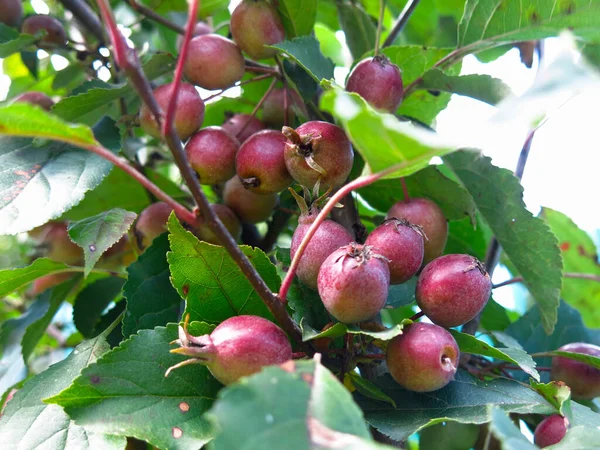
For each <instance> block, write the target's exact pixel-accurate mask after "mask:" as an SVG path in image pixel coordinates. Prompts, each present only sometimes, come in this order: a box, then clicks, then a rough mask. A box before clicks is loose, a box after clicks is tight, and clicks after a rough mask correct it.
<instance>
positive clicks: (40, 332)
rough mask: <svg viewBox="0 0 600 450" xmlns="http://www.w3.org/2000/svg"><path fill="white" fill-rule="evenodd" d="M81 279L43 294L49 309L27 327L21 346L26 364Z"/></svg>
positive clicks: (64, 283)
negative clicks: (61, 306) (59, 309)
mask: <svg viewBox="0 0 600 450" xmlns="http://www.w3.org/2000/svg"><path fill="white" fill-rule="evenodd" d="M80 279H81V277H73V278H70V279H68V280H66V281H64V282H63V283H61V284H59V285H58V286H56V287H54V288H52V289H51V290H47V291H46V292H45V293H44V294H42V295H44V296H47V298H48V309H47V310H46V312H45V313H44V315H43V316H42V317H40V318H39V319H37V320H36V321H35V322H33V323H31V324H30V325H28V326H27V330H26V331H25V334H24V335H23V339H22V340H21V345H22V346H23V350H22V353H23V360H24V361H25V362H28V360H29V357H30V356H31V355H32V353H33V350H34V349H35V347H36V345H37V344H38V342H40V339H42V337H43V336H44V334H45V333H46V330H47V329H48V325H50V322H52V319H53V318H54V315H55V314H56V312H57V311H58V308H60V305H62V303H63V302H64V301H65V300H66V299H67V297H68V296H69V294H70V293H71V291H72V290H73V289H74V288H75V286H76V285H77V284H78V283H79V281H80Z"/></svg>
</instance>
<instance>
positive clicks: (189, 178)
mask: <svg viewBox="0 0 600 450" xmlns="http://www.w3.org/2000/svg"><path fill="white" fill-rule="evenodd" d="M97 1H98V4H99V6H100V9H101V11H102V15H103V17H104V21H105V22H106V24H107V27H108V29H109V31H110V37H111V41H112V42H113V50H114V51H115V53H116V54H115V59H116V61H117V62H118V63H119V64H120V65H121V66H122V64H123V63H125V64H126V67H127V70H126V74H127V75H128V76H129V77H130V79H131V83H132V84H133V85H134V86H135V88H136V90H137V91H138V92H140V93H142V94H143V95H141V96H142V100H143V101H144V102H145V103H146V106H147V107H148V108H149V109H150V111H151V112H152V114H153V115H154V116H155V117H156V118H157V119H160V116H161V111H160V108H159V106H158V104H157V102H156V99H155V98H154V95H153V94H152V90H151V88H150V83H149V82H148V79H147V78H146V77H145V75H144V73H143V72H142V71H141V69H140V65H139V60H138V58H137V54H136V53H135V50H133V49H129V48H127V46H126V45H125V41H124V39H123V36H122V35H121V33H120V32H119V30H118V28H117V24H116V22H115V19H114V16H113V15H112V11H111V9H110V6H109V5H108V3H107V0H97ZM193 3H198V0H192V4H190V10H192V8H197V5H194V4H193ZM188 19H189V20H188V23H187V25H186V36H187V37H191V32H190V33H188V32H189V31H190V30H191V28H192V27H193V26H194V22H195V17H192V16H190V17H189V18H188ZM185 41H187V39H186V40H185ZM183 45H184V46H185V45H187V42H184V43H183ZM121 61H122V62H121ZM148 92H149V95H146V94H147V93H148ZM159 123H160V121H159ZM165 131H166V132H167V134H166V136H165V140H166V142H167V145H168V147H169V149H170V150H171V153H172V154H173V159H174V160H175V163H176V164H177V167H178V168H179V171H180V172H181V176H182V177H183V180H184V181H185V183H186V185H187V186H188V188H189V190H190V193H191V194H192V197H193V198H194V201H195V202H196V204H197V205H198V208H199V212H200V214H201V215H202V217H203V219H204V221H205V223H206V225H207V226H208V227H209V228H210V230H211V231H212V232H213V233H214V234H215V235H216V236H217V239H218V240H219V242H220V243H221V244H222V245H223V247H224V248H225V250H226V251H227V253H229V255H230V256H231V258H232V259H233V260H234V262H235V263H236V264H237V265H238V267H239V268H240V270H241V271H242V273H243V274H244V276H245V277H246V278H247V279H248V281H249V282H250V284H251V285H252V287H253V288H254V290H255V291H256V293H257V294H258V295H259V296H260V298H261V299H262V300H263V302H264V303H265V305H266V306H267V308H268V309H269V310H270V311H271V313H272V314H273V316H274V317H275V320H276V321H277V322H278V323H279V325H281V327H282V328H283V329H284V330H285V331H286V332H287V333H288V334H289V335H290V337H291V338H292V339H293V340H294V341H295V342H296V343H297V345H298V346H299V347H300V348H301V349H302V350H303V351H306V352H307V354H309V355H312V354H313V353H314V351H313V350H312V348H311V347H309V346H308V345H306V344H305V343H304V342H302V333H301V331H300V328H299V327H298V325H297V324H296V323H295V322H294V321H293V319H292V318H291V317H290V315H289V314H288V312H287V310H286V307H285V304H284V303H283V302H280V301H279V300H278V298H277V297H276V296H275V295H274V294H273V293H272V292H271V290H270V289H269V287H268V286H267V284H266V283H265V281H264V280H263V279H262V277H261V276H260V274H259V273H258V271H257V270H256V268H255V267H254V266H253V265H252V263H251V262H250V260H249V259H248V257H247V256H246V255H245V254H244V253H243V252H242V250H241V249H240V248H239V247H238V245H237V243H236V242H235V239H233V237H232V236H231V234H229V232H228V231H227V229H226V228H225V226H224V225H223V223H222V222H221V220H219V218H218V217H217V215H216V214H215V213H214V211H213V210H212V208H211V207H210V203H209V202H208V199H207V198H206V196H205V194H204V191H203V190H202V187H201V186H200V183H199V181H198V178H197V177H196V174H195V172H194V171H193V169H192V168H191V166H190V164H189V162H188V160H187V158H186V155H185V151H184V149H183V144H182V143H181V139H179V136H178V135H177V133H176V132H175V130H174V128H173V127H170V129H166V130H165Z"/></svg>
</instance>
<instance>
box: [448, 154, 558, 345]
mask: <svg viewBox="0 0 600 450" xmlns="http://www.w3.org/2000/svg"><path fill="white" fill-rule="evenodd" d="M444 161H445V162H446V164H447V165H449V166H450V168H451V169H452V170H453V171H454V173H455V174H456V175H457V176H458V178H459V179H460V181H461V182H462V183H463V185H464V186H465V188H466V189H467V190H468V191H469V192H470V193H471V196H472V197H473V200H474V201H475V204H476V205H477V208H478V210H479V212H480V213H481V215H482V216H483V218H484V219H485V221H486V222H487V224H488V225H489V226H490V228H491V230H492V232H493V233H494V235H495V236H496V238H497V239H498V241H499V243H500V245H501V246H502V249H503V251H504V252H505V254H506V255H507V256H508V258H509V259H510V260H511V262H512V263H513V264H514V265H515V267H516V268H517V270H519V273H520V274H521V275H522V276H523V279H524V283H525V285H526V286H527V288H528V289H529V291H530V292H531V294H532V295H533V297H534V299H535V301H536V302H537V304H538V305H539V306H540V308H541V311H542V323H543V325H544V328H545V330H546V332H547V333H548V334H549V333H551V332H552V330H553V329H554V325H555V324H556V321H557V318H558V316H557V309H558V305H559V300H560V299H559V295H560V287H561V279H562V260H561V257H560V250H559V249H558V245H557V240H556V237H555V236H554V235H553V234H552V232H551V231H550V229H549V228H548V226H547V225H546V224H544V222H543V221H542V220H540V219H539V218H537V217H534V216H533V215H532V214H531V213H530V212H529V211H528V210H527V209H526V207H525V203H524V202H523V187H522V186H521V184H520V183H519V180H518V179H517V178H516V177H515V176H514V175H513V174H512V172H510V171H508V170H506V169H500V168H498V167H496V166H494V165H492V163H491V160H490V158H488V157H485V156H482V155H481V154H479V153H476V152H471V151H460V152H456V153H454V154H452V155H449V156H447V157H445V158H444Z"/></svg>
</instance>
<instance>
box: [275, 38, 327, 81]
mask: <svg viewBox="0 0 600 450" xmlns="http://www.w3.org/2000/svg"><path fill="white" fill-rule="evenodd" d="M271 47H273V48H277V49H279V50H282V51H283V52H285V53H286V54H287V55H288V56H289V57H290V58H291V59H292V60H293V61H294V62H296V63H297V64H299V65H300V66H301V67H302V68H303V69H304V70H305V71H306V73H308V74H309V75H310V76H311V77H312V78H313V79H314V80H315V81H316V82H317V83H320V82H321V80H330V79H331V78H333V68H334V65H333V61H331V60H330V59H329V58H325V57H324V56H323V54H322V53H321V48H320V44H319V41H317V40H316V39H315V38H314V37H313V36H301V37H297V38H295V39H293V40H291V41H283V42H280V43H279V44H275V45H272V46H271Z"/></svg>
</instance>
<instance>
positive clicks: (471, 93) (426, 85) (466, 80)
mask: <svg viewBox="0 0 600 450" xmlns="http://www.w3.org/2000/svg"><path fill="white" fill-rule="evenodd" d="M420 87H421V88H423V89H428V90H434V91H442V92H449V93H451V94H458V95H464V96H467V97H471V98H474V99H476V100H481V101H482V102H485V103H489V104H490V105H495V104H497V103H499V102H500V101H501V100H502V99H504V98H505V97H508V96H509V95H511V90H510V88H509V87H508V86H507V85H506V84H505V83H504V82H503V81H502V80H500V79H498V78H493V77H491V76H489V75H482V74H470V75H461V76H450V75H446V74H445V73H444V72H443V71H441V70H439V69H432V70H429V71H427V72H425V75H424V76H423V82H422V83H421V84H420Z"/></svg>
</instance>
